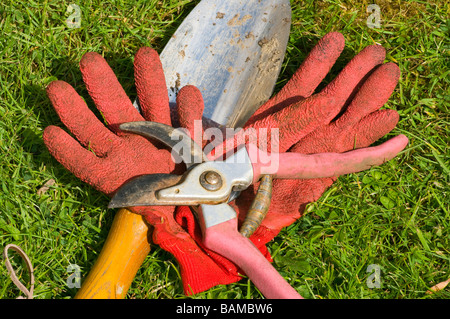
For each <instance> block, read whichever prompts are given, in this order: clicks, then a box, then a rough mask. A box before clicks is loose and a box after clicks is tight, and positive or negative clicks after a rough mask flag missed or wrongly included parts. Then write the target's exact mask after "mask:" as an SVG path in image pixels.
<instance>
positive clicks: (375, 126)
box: [348, 110, 399, 148]
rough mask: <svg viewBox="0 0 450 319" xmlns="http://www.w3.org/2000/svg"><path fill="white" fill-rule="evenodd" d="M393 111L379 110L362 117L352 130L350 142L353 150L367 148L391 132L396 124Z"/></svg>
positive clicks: (397, 117)
mask: <svg viewBox="0 0 450 319" xmlns="http://www.w3.org/2000/svg"><path fill="white" fill-rule="evenodd" d="M398 119H399V115H398V113H397V111H395V110H380V111H377V112H373V113H371V114H369V115H367V116H366V117H364V118H363V119H362V120H361V121H360V122H359V123H358V124H356V126H355V128H354V132H355V133H354V137H353V138H352V136H350V137H349V138H348V139H349V140H350V139H351V140H352V141H353V143H354V147H355V148H361V147H367V146H369V145H371V144H373V143H375V142H376V141H378V140H379V139H380V138H382V137H383V136H385V135H386V134H388V133H389V132H391V131H392V130H393V129H394V128H395V126H396V125H397V123H398Z"/></svg>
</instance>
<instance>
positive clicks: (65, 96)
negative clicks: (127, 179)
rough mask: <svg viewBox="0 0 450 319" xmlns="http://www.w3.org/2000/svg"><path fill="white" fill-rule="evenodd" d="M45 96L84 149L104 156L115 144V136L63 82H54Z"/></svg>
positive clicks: (72, 89)
mask: <svg viewBox="0 0 450 319" xmlns="http://www.w3.org/2000/svg"><path fill="white" fill-rule="evenodd" d="M47 95H48V97H49V99H50V101H51V102H52V104H53V107H54V108H55V111H56V113H57V114H58V116H59V118H60V119H61V121H62V122H63V123H64V125H65V126H66V127H67V128H68V129H69V130H70V131H71V132H72V134H73V135H74V136H75V137H76V138H77V139H78V141H79V142H80V143H81V144H82V145H84V146H85V147H88V148H90V149H91V150H92V151H94V152H95V153H96V154H97V155H98V156H104V155H106V154H107V153H108V151H109V150H110V149H111V148H112V147H113V146H114V144H115V143H116V142H117V139H118V138H117V136H116V135H115V134H114V133H112V132H111V131H110V130H109V129H108V128H106V127H105V126H104V125H103V124H102V123H101V122H100V120H99V119H98V118H97V117H96V116H95V114H94V113H92V111H91V110H89V108H88V106H87V105H86V103H85V102H84V100H83V99H82V98H81V97H80V96H79V95H78V93H77V92H76V91H75V89H74V88H73V87H72V86H71V85H69V84H68V83H66V82H64V81H54V82H52V83H50V84H49V85H48V87H47Z"/></svg>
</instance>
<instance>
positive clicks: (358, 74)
mask: <svg viewBox="0 0 450 319" xmlns="http://www.w3.org/2000/svg"><path fill="white" fill-rule="evenodd" d="M385 56H386V51H385V49H384V48H383V47H382V46H381V45H369V46H367V47H366V48H364V49H363V50H362V51H361V52H360V53H358V54H357V55H356V56H355V57H354V58H353V59H352V60H351V61H350V62H349V63H348V64H347V65H346V66H345V67H344V69H343V70H342V71H341V72H340V73H339V75H338V76H337V77H336V78H335V79H334V80H333V81H331V82H330V83H329V84H328V85H327V86H326V87H325V88H324V89H323V90H322V93H324V94H325V95H331V96H333V98H334V99H335V100H336V103H338V104H341V105H342V106H344V104H345V102H346V101H347V100H348V99H349V98H350V97H351V95H352V93H353V92H354V91H355V89H356V88H357V87H358V85H359V84H360V82H361V81H362V80H364V78H365V77H366V76H367V74H368V73H369V72H371V71H372V70H373V68H375V67H376V66H377V65H379V64H381V63H382V62H383V61H384V58H385Z"/></svg>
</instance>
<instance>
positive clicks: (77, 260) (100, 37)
mask: <svg viewBox="0 0 450 319" xmlns="http://www.w3.org/2000/svg"><path fill="white" fill-rule="evenodd" d="M72 2H74V3H79V5H80V7H81V10H82V22H81V23H82V26H81V28H79V29H70V28H67V27H66V24H65V19H66V18H67V17H68V15H69V14H68V13H66V9H67V6H68V5H69V4H70V3H72ZM198 2H199V1H169V0H162V1H156V0H146V1H143V0H136V1H98V0H91V1H67V2H65V1H22V0H16V1H9V0H6V1H3V3H2V6H1V8H0V97H1V99H0V118H1V120H0V167H1V169H0V183H1V185H0V247H1V248H3V247H4V246H6V245H7V244H9V243H15V244H18V245H20V246H21V247H22V248H23V249H24V250H25V251H26V252H27V253H28V255H29V256H30V258H31V260H32V262H33V265H34V267H35V276H36V286H35V297H36V298H72V297H73V296H74V295H75V293H76V289H74V288H73V289H70V288H68V287H67V285H66V280H67V277H68V276H69V275H70V273H69V272H68V271H67V267H68V265H69V264H77V265H79V266H80V267H81V273H82V276H85V275H87V273H88V272H89V269H90V268H91V267H92V265H93V263H94V262H95V260H96V258H97V256H98V254H99V252H100V250H101V248H102V244H103V242H104V240H105V238H106V236H107V234H108V229H109V226H110V225H111V222H112V219H113V216H114V211H113V210H108V209H107V208H106V206H107V203H108V198H106V196H104V195H102V194H100V193H98V192H96V191H95V190H93V189H91V188H90V187H88V186H87V185H85V184H83V183H82V182H80V181H79V180H77V179H76V178H75V177H74V176H73V175H72V174H71V173H69V172H67V171H66V170H65V169H64V168H62V167H61V165H59V164H58V163H57V162H56V161H55V160H54V159H53V158H52V157H51V156H50V155H49V153H48V151H47V150H46V148H45V146H44V144H43V142H42V131H43V129H44V128H45V127H46V126H48V125H50V124H59V125H60V123H59V120H58V118H57V116H56V114H55V112H54V111H53V109H52V106H51V104H50V102H49V100H48V99H47V97H46V94H45V90H44V89H45V87H46V85H48V84H49V83H50V82H51V81H52V80H55V79H61V80H65V81H67V82H69V83H71V84H72V85H73V86H74V87H75V88H76V90H77V91H78V92H79V93H80V94H82V96H83V97H85V98H86V99H87V100H88V102H89V99H88V95H87V93H86V90H85V88H84V84H83V82H82V80H81V74H80V72H79V70H78V62H79V60H80V58H81V57H82V55H83V54H84V53H86V52H88V51H97V52H101V53H102V54H103V55H104V56H105V57H106V58H107V60H108V62H109V63H110V65H111V66H112V67H113V69H114V70H115V72H116V74H117V75H118V77H119V79H120V81H121V83H122V84H123V85H124V87H125V90H126V91H127V93H128V94H129V95H130V97H131V98H132V99H134V97H135V96H136V93H135V89H134V84H133V65H132V61H133V55H134V53H135V52H136V51H137V49H138V48H139V47H141V46H152V47H154V48H156V49H157V50H158V51H161V50H162V48H163V47H164V45H165V44H166V43H167V41H168V40H169V38H170V36H171V35H172V33H173V32H174V31H175V30H176V28H177V26H178V25H179V24H180V23H181V21H182V19H183V18H184V17H185V16H186V15H187V14H188V13H189V11H190V10H191V9H192V8H193V7H194V6H195V4H197V3H198ZM371 2H375V3H377V4H379V5H380V8H381V18H382V20H381V28H379V29H369V28H368V27H367V26H366V19H367V16H368V14H367V13H366V10H365V8H366V7H367V5H368V4H369V3H371ZM291 5H292V11H293V19H292V30H291V37H290V41H289V44H288V49H287V53H286V59H285V61H284V64H283V69H282V73H281V75H280V79H279V82H278V84H277V88H278V89H279V88H280V87H281V86H282V85H283V84H284V83H285V82H286V81H287V80H288V79H289V77H290V76H291V75H292V74H293V72H294V71H295V69H296V68H297V67H298V66H299V65H300V63H301V61H302V60H303V59H304V58H305V56H306V54H307V53H308V52H309V50H310V49H311V48H312V47H313V46H314V44H315V43H316V42H317V41H318V39H319V38H320V37H321V36H323V35H325V34H326V33H328V32H330V31H341V32H342V33H343V35H344V37H345V39H346V48H345V50H344V52H343V54H342V55H341V57H340V58H339V60H338V63H337V64H336V66H335V67H334V68H333V70H332V72H331V74H330V76H329V77H327V79H326V80H325V82H327V81H329V80H330V79H332V78H333V77H334V76H335V75H336V74H337V73H338V72H339V70H340V69H342V67H343V66H344V65H345V63H347V62H348V61H349V60H350V59H351V57H353V56H354V55H355V54H356V53H357V52H359V51H360V50H361V49H362V48H364V47H365V46H367V45H370V44H373V43H379V44H381V45H383V46H384V47H385V48H386V49H387V58H386V61H393V62H395V63H397V64H398V65H399V66H400V69H401V71H402V75H401V79H400V82H399V85H398V86H397V87H396V89H395V91H394V93H393V95H392V97H391V98H390V100H389V102H388V103H387V105H386V107H387V108H392V109H396V110H398V112H399V113H400V122H399V124H398V126H397V128H396V129H395V130H394V131H393V132H392V133H391V134H390V136H393V135H396V134H399V133H403V134H405V135H407V136H408V137H409V139H410V143H409V145H408V147H407V149H406V150H405V151H403V152H402V153H401V154H400V155H399V156H398V157H397V158H396V159H394V160H392V161H390V162H389V163H386V164H384V165H382V166H381V167H375V168H372V169H371V170H370V171H366V172H361V173H358V174H351V175H348V176H344V177H341V178H339V179H338V181H337V182H336V183H335V184H333V186H332V187H331V188H330V189H328V190H327V191H326V192H325V193H324V194H323V196H322V197H321V198H320V199H319V200H318V201H317V202H316V203H312V204H310V205H309V206H308V207H307V213H306V214H305V216H304V217H303V218H301V219H300V220H299V221H298V222H297V223H295V224H293V225H291V226H290V227H288V228H286V229H284V230H283V231H282V232H281V233H280V235H279V236H278V237H277V238H276V239H275V240H274V241H272V242H271V243H270V244H269V249H270V251H271V252H272V254H273V256H274V264H275V267H276V268H277V269H278V270H279V271H280V272H281V274H282V275H283V276H285V278H287V280H288V281H289V282H290V283H291V284H292V285H293V286H295V287H296V288H297V289H298V290H299V292H300V293H301V294H303V295H304V296H305V297H308V298H324V299H326V298H405V299H406V298H449V297H450V288H449V287H447V288H445V289H444V290H442V291H440V292H438V293H435V294H432V295H429V294H426V291H427V290H428V289H429V288H430V287H431V286H433V285H435V284H437V283H439V282H442V281H444V280H446V279H448V278H449V277H450V262H449V261H450V249H449V248H450V215H449V210H450V205H449V203H450V198H449V193H450V188H449V180H450V152H449V145H450V141H449V132H450V129H449V123H450V119H449V104H450V93H449V81H450V80H449V79H450V76H449V75H450V71H449V70H450V68H449V66H450V62H449V61H450V57H449V51H448V50H449V38H450V20H449V16H450V5H449V2H448V1H431V2H430V1H388V0H385V1H370V2H367V1H358V2H357V3H356V4H355V1H344V0H329V1H315V2H313V1H296V0H295V1H291ZM385 139H386V138H385ZM51 179H53V180H55V182H56V183H55V184H54V185H53V186H51V187H50V189H49V190H48V191H47V192H45V193H44V194H41V195H38V193H37V191H38V190H39V189H40V188H41V187H42V186H43V185H44V184H45V183H46V182H47V181H49V180H51ZM14 261H15V265H16V267H17V268H18V269H19V273H20V274H21V277H22V278H23V280H26V279H27V278H28V277H27V274H26V271H25V270H24V266H23V265H22V264H21V262H19V259H18V258H15V259H14ZM371 264H376V265H378V266H379V267H380V269H381V272H380V277H381V287H380V288H372V289H370V288H368V287H367V284H366V280H367V278H368V277H369V275H370V273H367V271H366V270H367V267H368V266H369V265H371ZM19 294H20V292H19V291H18V289H16V288H15V286H14V285H13V284H12V283H11V281H10V280H9V278H8V276H7V272H6V267H5V266H4V263H3V262H2V263H1V264H0V298H15V297H16V296H18V295H19ZM128 297H129V298H183V297H185V296H184V295H183V293H182V286H181V280H180V278H179V271H178V267H177V264H176V261H175V260H174V258H173V257H172V256H171V255H170V254H168V253H166V252H164V251H162V250H161V249H159V248H158V247H152V251H151V253H150V254H149V256H148V258H147V259H146V260H145V263H144V265H143V267H142V268H141V269H140V270H139V272H138V274H137V276H136V278H135V280H134V282H133V285H132V287H131V288H130V290H129V294H128ZM260 297H261V295H260V294H259V292H258V291H257V290H256V288H255V287H254V286H253V285H252V284H251V283H250V282H249V281H248V280H247V279H243V280H242V281H241V282H238V283H235V284H232V285H228V286H218V287H214V288H212V289H210V290H208V291H206V292H203V293H200V294H198V295H196V296H195V298H260Z"/></svg>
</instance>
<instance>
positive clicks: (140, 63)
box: [134, 47, 172, 126]
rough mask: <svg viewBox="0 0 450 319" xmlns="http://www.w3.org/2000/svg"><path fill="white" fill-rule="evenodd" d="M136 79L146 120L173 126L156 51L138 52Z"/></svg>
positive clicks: (135, 63) (147, 49)
mask: <svg viewBox="0 0 450 319" xmlns="http://www.w3.org/2000/svg"><path fill="white" fill-rule="evenodd" d="M134 77H135V81H136V91H137V95H138V99H139V105H140V107H141V112H142V114H143V116H144V118H145V119H146V120H147V121H153V122H159V123H163V124H166V125H170V126H172V122H171V120H170V108H169V95H168V93H167V88H166V81H165V77H164V71H163V67H162V64H161V60H160V59H159V55H158V53H157V52H156V51H155V50H153V49H151V48H149V47H143V48H140V49H139V50H138V52H137V53H136V56H135V59H134Z"/></svg>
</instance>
